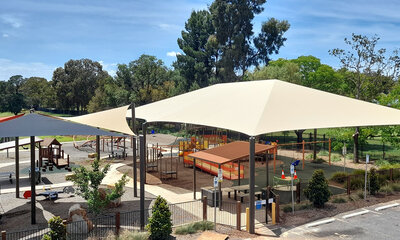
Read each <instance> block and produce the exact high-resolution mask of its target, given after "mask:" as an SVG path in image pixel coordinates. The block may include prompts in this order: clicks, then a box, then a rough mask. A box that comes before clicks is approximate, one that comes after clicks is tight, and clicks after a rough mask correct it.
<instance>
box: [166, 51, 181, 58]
mask: <svg viewBox="0 0 400 240" xmlns="http://www.w3.org/2000/svg"><path fill="white" fill-rule="evenodd" d="M177 55H182V53H180V52H175V51H171V52H167V56H168V57H176V56H177Z"/></svg>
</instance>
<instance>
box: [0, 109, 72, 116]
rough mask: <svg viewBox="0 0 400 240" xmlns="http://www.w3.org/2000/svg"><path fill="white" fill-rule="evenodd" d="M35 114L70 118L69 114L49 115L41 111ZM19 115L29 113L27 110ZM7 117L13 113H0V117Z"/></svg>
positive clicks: (49, 113)
mask: <svg viewBox="0 0 400 240" xmlns="http://www.w3.org/2000/svg"><path fill="white" fill-rule="evenodd" d="M35 112H36V113H40V114H44V115H49V116H54V117H72V115H70V114H62V113H51V112H43V111H35ZM21 113H25V114H26V113H29V110H28V109H24V110H22V112H21ZM9 116H14V113H12V112H0V117H9Z"/></svg>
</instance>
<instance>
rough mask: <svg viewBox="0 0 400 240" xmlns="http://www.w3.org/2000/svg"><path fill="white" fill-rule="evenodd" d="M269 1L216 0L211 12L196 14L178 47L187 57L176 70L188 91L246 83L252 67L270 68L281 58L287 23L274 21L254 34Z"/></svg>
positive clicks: (269, 21) (178, 61)
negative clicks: (277, 56) (272, 57)
mask: <svg viewBox="0 0 400 240" xmlns="http://www.w3.org/2000/svg"><path fill="white" fill-rule="evenodd" d="M265 2H266V1H265V0H229V1H226V0H215V1H214V2H213V3H212V4H211V5H210V7H209V9H208V10H203V11H198V12H196V11H194V12H192V15H191V17H190V18H189V19H188V21H187V22H186V24H185V30H184V31H182V37H181V38H179V39H178V45H179V47H180V48H181V49H182V51H183V53H184V54H183V55H180V56H178V57H177V61H176V63H175V64H174V66H175V67H176V68H177V69H178V70H179V71H180V73H181V74H182V75H183V76H184V77H185V79H186V81H187V84H186V89H187V90H188V89H190V88H192V89H193V88H195V87H193V85H195V86H198V87H204V86H208V85H209V84H212V83H215V82H233V81H240V80H243V75H244V73H245V72H246V71H247V69H248V68H249V67H251V66H258V65H259V64H262V63H264V64H268V62H269V61H270V55H272V54H277V53H278V52H279V49H280V48H281V47H282V46H283V44H284V42H285V41H286V38H285V37H284V36H283V35H284V33H285V32H286V31H287V30H288V29H289V26H290V25H289V23H288V22H287V21H279V20H277V19H274V18H271V19H269V20H268V21H266V22H264V23H263V24H262V26H261V30H260V33H259V34H258V35H257V36H255V34H254V32H253V23H252V21H253V19H254V17H255V16H256V15H257V14H259V13H261V12H262V11H263V10H264V7H263V4H264V3H265Z"/></svg>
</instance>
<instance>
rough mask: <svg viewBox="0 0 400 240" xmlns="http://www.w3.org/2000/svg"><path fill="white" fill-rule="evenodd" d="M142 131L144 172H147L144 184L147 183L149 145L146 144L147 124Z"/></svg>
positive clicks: (143, 124)
mask: <svg viewBox="0 0 400 240" xmlns="http://www.w3.org/2000/svg"><path fill="white" fill-rule="evenodd" d="M142 131H143V143H144V154H143V156H144V161H143V163H144V167H143V170H144V172H145V174H144V176H143V181H144V183H146V173H147V158H148V155H147V143H146V133H147V122H144V123H142ZM140 156H142V154H140Z"/></svg>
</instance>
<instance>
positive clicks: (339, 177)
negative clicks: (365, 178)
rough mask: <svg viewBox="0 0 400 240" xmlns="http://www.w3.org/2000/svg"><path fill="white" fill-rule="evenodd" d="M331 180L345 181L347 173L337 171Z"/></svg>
mask: <svg viewBox="0 0 400 240" xmlns="http://www.w3.org/2000/svg"><path fill="white" fill-rule="evenodd" d="M331 180H332V181H334V182H336V183H345V182H346V180H347V173H345V172H335V173H334V174H333V175H332V177H331Z"/></svg>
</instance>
